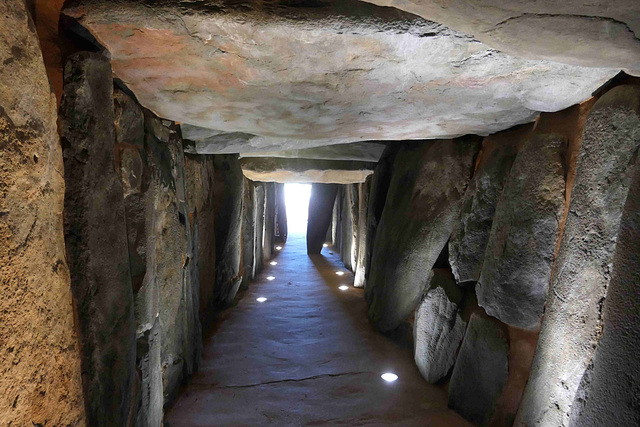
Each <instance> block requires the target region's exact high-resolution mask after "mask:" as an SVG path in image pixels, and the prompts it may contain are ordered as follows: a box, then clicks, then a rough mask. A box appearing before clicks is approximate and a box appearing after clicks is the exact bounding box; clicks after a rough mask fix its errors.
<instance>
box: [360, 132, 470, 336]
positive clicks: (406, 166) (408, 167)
mask: <svg viewBox="0 0 640 427" xmlns="http://www.w3.org/2000/svg"><path fill="white" fill-rule="evenodd" d="M478 148H479V141H478V140H477V139H475V138H463V139H460V140H455V141H450V140H436V141H428V142H419V143H406V144H404V145H403V146H402V149H401V150H400V152H399V153H398V154H397V155H396V157H395V161H394V165H393V175H392V178H391V182H390V184H389V191H388V194H387V197H386V203H385V206H384V210H383V212H382V218H381V219H380V223H379V224H378V227H377V233H376V238H375V243H374V248H373V256H372V261H371V271H370V277H369V278H368V282H367V289H368V291H369V298H370V299H369V301H370V303H369V304H370V305H369V310H368V316H369V319H370V320H371V321H372V322H373V324H374V325H375V327H376V328H378V329H379V330H381V331H389V330H392V329H395V328H396V327H398V326H399V325H400V324H401V323H402V322H403V321H404V320H405V319H407V317H409V316H410V315H411V313H412V312H413V311H414V310H415V308H416V306H417V305H418V302H419V301H420V298H421V297H422V294H423V292H424V290H425V288H426V286H427V277H428V275H429V271H430V270H431V268H432V267H433V265H434V264H435V262H436V259H437V258H438V255H439V254H440V252H441V251H442V249H443V247H444V246H445V245H446V244H447V240H448V239H449V236H450V235H451V231H452V229H453V226H454V224H455V220H456V218H457V215H458V212H459V209H460V203H461V201H462V196H463V194H464V191H465V190H466V188H467V185H468V184H469V180H470V179H471V174H472V171H473V162H474V157H475V155H476V153H477V152H478Z"/></svg>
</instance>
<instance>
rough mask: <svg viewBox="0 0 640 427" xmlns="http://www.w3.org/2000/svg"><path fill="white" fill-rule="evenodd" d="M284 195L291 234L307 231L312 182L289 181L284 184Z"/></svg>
mask: <svg viewBox="0 0 640 427" xmlns="http://www.w3.org/2000/svg"><path fill="white" fill-rule="evenodd" d="M284 197H285V205H286V207H287V227H288V229H289V234H304V233H306V232H307V220H308V215H309V198H310V197H311V184H294V183H287V184H285V185H284Z"/></svg>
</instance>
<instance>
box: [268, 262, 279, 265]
mask: <svg viewBox="0 0 640 427" xmlns="http://www.w3.org/2000/svg"><path fill="white" fill-rule="evenodd" d="M269 264H271V265H278V263H277V262H275V261H271V262H270V263H269Z"/></svg>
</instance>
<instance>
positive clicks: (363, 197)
mask: <svg viewBox="0 0 640 427" xmlns="http://www.w3.org/2000/svg"><path fill="white" fill-rule="evenodd" d="M371 179H372V178H371V177H370V176H369V177H368V178H367V180H366V181H365V182H364V183H361V184H358V220H357V224H358V229H357V233H356V237H357V243H356V244H357V249H356V253H357V259H356V265H355V277H354V279H353V286H355V287H356V288H364V286H365V283H366V279H365V271H366V270H367V266H366V264H367V263H368V262H369V258H368V257H367V209H368V207H369V192H370V191H371Z"/></svg>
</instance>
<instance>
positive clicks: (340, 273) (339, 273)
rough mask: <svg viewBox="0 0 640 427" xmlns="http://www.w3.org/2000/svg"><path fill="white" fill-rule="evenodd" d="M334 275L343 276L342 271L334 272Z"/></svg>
mask: <svg viewBox="0 0 640 427" xmlns="http://www.w3.org/2000/svg"><path fill="white" fill-rule="evenodd" d="M336 274H337V275H338V276H343V275H344V271H336Z"/></svg>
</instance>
